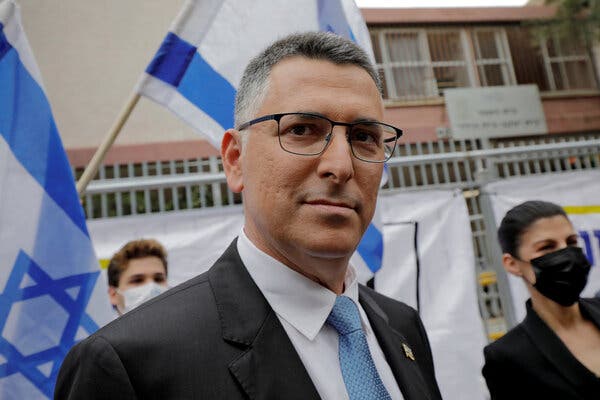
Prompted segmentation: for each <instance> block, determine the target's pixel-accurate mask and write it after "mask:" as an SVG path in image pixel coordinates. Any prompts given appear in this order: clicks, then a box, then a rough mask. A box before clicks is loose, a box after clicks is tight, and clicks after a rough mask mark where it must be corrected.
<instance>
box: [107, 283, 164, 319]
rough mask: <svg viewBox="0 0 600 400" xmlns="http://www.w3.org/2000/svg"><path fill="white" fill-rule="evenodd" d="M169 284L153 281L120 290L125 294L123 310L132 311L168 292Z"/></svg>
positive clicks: (122, 294) (120, 292)
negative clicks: (163, 284)
mask: <svg viewBox="0 0 600 400" xmlns="http://www.w3.org/2000/svg"><path fill="white" fill-rule="evenodd" d="M168 289H169V287H168V286H162V285H159V284H157V283H156V282H154V281H152V282H149V283H146V284H144V285H141V286H136V287H132V288H130V289H127V290H123V291H118V292H119V294H120V295H121V296H123V302H124V305H123V312H124V313H126V312H127V311H131V310H133V309H134V308H136V307H137V306H139V305H140V304H142V303H144V302H146V301H148V300H150V299H151V298H153V297H156V296H158V295H159V294H161V293H164V292H166V291H167V290H168Z"/></svg>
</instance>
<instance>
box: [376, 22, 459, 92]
mask: <svg viewBox="0 0 600 400" xmlns="http://www.w3.org/2000/svg"><path fill="white" fill-rule="evenodd" d="M371 42H372V43H373V51H374V53H375V59H376V62H377V68H378V69H379V72H380V74H381V75H382V77H383V83H384V97H385V98H387V99H393V100H412V99H423V98H431V97H433V98H436V97H438V96H439V95H441V94H442V93H443V90H444V89H446V88H449V87H461V86H470V82H471V78H470V76H469V73H468V69H467V65H468V63H467V61H466V57H465V51H464V40H463V38H462V37H461V34H460V32H459V31H458V30H454V31H450V30H435V31H433V30H432V31H426V30H425V29H412V30H411V29H387V30H376V31H372V32H371Z"/></svg>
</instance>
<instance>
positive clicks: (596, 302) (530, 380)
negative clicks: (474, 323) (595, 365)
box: [483, 299, 600, 400]
mask: <svg viewBox="0 0 600 400" xmlns="http://www.w3.org/2000/svg"><path fill="white" fill-rule="evenodd" d="M579 307H580V308H581V312H582V314H583V316H584V317H585V318H586V319H589V320H590V321H592V322H593V323H594V324H595V325H596V326H598V327H599V328H600V299H580V300H579ZM484 355H485V365H484V367H483V376H484V377H485V379H486V382H487V385H488V388H489V390H490V394H491V396H492V399H493V400H502V399H511V400H518V399H527V400H530V399H560V400H571V399H572V400H576V399H577V400H585V399H590V400H591V399H594V400H598V399H600V378H599V377H597V376H595V375H594V373H592V371H590V370H588V369H587V368H586V367H585V366H584V365H583V364H581V363H580V362H579V361H578V360H577V359H576V358H575V357H574V356H573V355H572V354H571V352H570V351H569V350H568V349H567V347H566V346H565V345H564V343H563V342H562V341H561V340H560V339H559V337H558V336H557V335H556V334H555V333H554V332H553V331H552V330H551V329H550V328H549V327H548V325H546V323H545V322H544V321H543V320H542V319H541V318H540V317H539V316H538V315H537V314H536V312H535V311H534V310H533V308H532V307H531V300H529V301H527V316H526V317H525V319H524V320H523V322H521V323H520V324H519V325H517V326H516V327H514V328H513V329H511V330H510V331H509V332H508V333H507V334H506V335H504V336H503V337H501V338H500V339H498V340H496V341H495V342H493V343H491V344H489V345H487V346H486V347H485V348H484Z"/></svg>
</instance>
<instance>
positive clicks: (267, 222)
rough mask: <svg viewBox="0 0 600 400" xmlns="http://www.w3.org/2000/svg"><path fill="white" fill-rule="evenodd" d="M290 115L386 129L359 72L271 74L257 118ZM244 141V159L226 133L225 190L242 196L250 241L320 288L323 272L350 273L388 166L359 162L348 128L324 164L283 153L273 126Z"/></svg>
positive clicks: (327, 66) (304, 63)
mask: <svg viewBox="0 0 600 400" xmlns="http://www.w3.org/2000/svg"><path fill="white" fill-rule="evenodd" d="M285 112H310V113H315V114H321V115H323V116H325V117H328V118H330V119H332V120H335V121H340V122H354V121H357V120H361V119H370V120H379V121H381V120H382V116H383V104H382V101H381V97H380V95H379V92H378V90H377V87H376V85H375V83H374V82H373V80H372V78H371V77H370V75H369V74H368V73H367V72H366V71H365V70H363V69H362V68H359V67H357V66H351V65H336V64H333V63H331V62H328V61H323V60H310V59H307V58H303V57H293V58H288V59H284V60H283V61H281V62H280V63H278V64H277V65H276V66H275V67H274V68H273V69H272V71H271V74H270V84H269V88H268V92H267V94H266V97H265V100H264V102H263V104H262V106H261V107H260V109H259V111H258V113H257V115H255V117H259V116H263V115H267V114H275V113H285ZM244 134H247V135H250V136H249V137H248V140H247V142H246V143H245V144H244V147H245V148H244V151H243V152H240V151H238V150H239V148H238V147H236V146H238V144H239V132H237V131H235V130H230V131H228V132H227V133H226V138H225V139H224V142H223V149H222V151H223V159H224V162H225V164H226V166H225V170H226V173H227V177H228V183H229V185H230V187H231V189H232V190H233V191H236V192H239V191H242V193H243V197H244V212H245V227H244V229H245V232H246V234H247V235H248V237H249V238H250V239H251V240H252V242H253V243H254V244H255V245H256V246H257V247H258V248H260V249H261V250H263V251H264V252H266V253H267V254H269V255H271V256H272V257H274V258H276V259H278V260H279V261H281V262H283V263H284V264H286V265H288V266H289V267H290V268H292V269H295V270H297V271H299V272H301V273H303V274H304V275H306V276H308V277H310V278H312V279H314V280H316V281H321V278H323V277H321V275H322V273H324V271H320V270H319V269H320V268H323V265H332V266H337V265H343V266H344V271H345V266H346V265H347V262H348V260H349V258H350V256H351V255H352V253H353V252H354V250H355V248H356V246H357V245H358V243H359V241H360V239H361V237H362V235H363V233H364V231H365V230H366V228H367V226H368V225H369V223H370V221H371V218H372V216H373V213H374V210H375V203H376V200H377V192H378V189H379V182H380V179H381V173H382V169H383V165H382V164H375V163H367V162H364V161H360V160H358V159H356V158H354V156H353V155H352V152H351V149H350V145H349V143H348V141H347V139H346V128H345V127H340V126H336V127H335V128H334V130H333V138H332V140H331V143H330V144H329V146H328V147H327V149H326V150H325V152H324V153H323V154H321V155H320V156H301V155H295V154H290V153H287V152H285V151H284V150H283V149H282V148H281V147H280V145H279V142H278V137H277V123H276V122H274V121H265V122H261V123H259V124H256V125H253V126H251V127H250V128H249V129H248V130H247V132H245V133H244ZM228 150H231V151H230V152H228ZM315 264H318V267H315ZM325 273H326V272H325Z"/></svg>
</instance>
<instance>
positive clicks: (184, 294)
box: [90, 271, 216, 341]
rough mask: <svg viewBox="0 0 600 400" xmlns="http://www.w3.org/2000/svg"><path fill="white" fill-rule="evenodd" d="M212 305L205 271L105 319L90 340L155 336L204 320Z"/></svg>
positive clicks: (212, 313)
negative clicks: (108, 321)
mask: <svg viewBox="0 0 600 400" xmlns="http://www.w3.org/2000/svg"><path fill="white" fill-rule="evenodd" d="M215 308H216V306H215V305H214V299H213V296H212V291H211V289H210V282H209V278H208V271H207V272H205V273H203V274H201V275H198V276H196V277H194V278H192V279H190V280H188V281H185V282H183V283H181V284H179V285H177V286H175V287H173V288H171V289H169V290H167V291H166V292H165V293H163V294H161V295H159V296H157V297H155V298H153V299H151V300H149V301H147V302H146V303H144V304H142V305H140V306H139V307H137V308H135V309H133V310H131V311H129V312H127V313H126V314H124V315H122V316H121V317H119V318H117V319H115V320H114V321H112V322H110V323H108V324H107V325H105V326H104V327H102V328H100V329H99V330H98V331H97V332H96V333H94V334H93V335H92V336H91V337H90V341H91V340H94V337H95V336H102V337H104V338H107V339H113V338H123V339H126V338H127V337H132V336H137V337H138V338H143V337H148V336H155V335H156V336H157V335H160V334H164V331H165V330H171V329H182V328H184V327H185V326H187V325H189V324H190V323H193V322H194V320H200V319H202V320H204V321H207V320H208V319H210V318H211V316H214V314H215V311H214V309H215Z"/></svg>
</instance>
